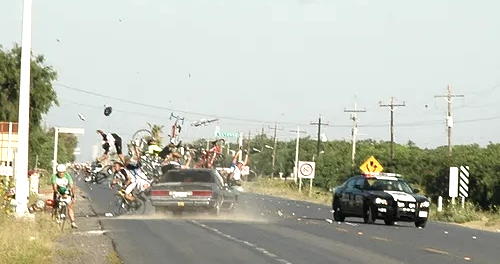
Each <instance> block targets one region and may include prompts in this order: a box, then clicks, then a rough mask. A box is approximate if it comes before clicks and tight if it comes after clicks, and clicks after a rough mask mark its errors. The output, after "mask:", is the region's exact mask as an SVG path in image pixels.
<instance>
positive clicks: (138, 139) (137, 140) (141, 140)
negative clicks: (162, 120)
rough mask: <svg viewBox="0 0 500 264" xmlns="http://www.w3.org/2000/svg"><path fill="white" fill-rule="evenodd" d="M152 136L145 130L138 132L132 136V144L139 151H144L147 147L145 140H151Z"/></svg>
mask: <svg viewBox="0 0 500 264" xmlns="http://www.w3.org/2000/svg"><path fill="white" fill-rule="evenodd" d="M152 137H153V134H152V133H151V131H149V130H147V129H141V130H138V131H136V132H135V133H134V135H132V144H133V145H135V146H136V147H138V148H139V150H141V151H145V150H146V148H147V145H148V142H147V140H148V139H151V138H152Z"/></svg>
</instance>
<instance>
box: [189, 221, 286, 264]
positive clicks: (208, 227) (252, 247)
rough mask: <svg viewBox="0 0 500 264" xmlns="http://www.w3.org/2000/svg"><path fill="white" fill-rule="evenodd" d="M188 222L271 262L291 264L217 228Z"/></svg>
mask: <svg viewBox="0 0 500 264" xmlns="http://www.w3.org/2000/svg"><path fill="white" fill-rule="evenodd" d="M190 222H191V223H193V224H195V225H197V226H199V227H201V228H204V229H206V230H209V231H212V232H214V233H216V234H217V235H219V236H222V237H225V238H227V239H228V240H231V241H234V242H236V243H240V244H243V245H245V246H247V247H250V248H251V249H253V250H255V251H258V252H260V253H261V254H263V255H265V256H267V257H269V258H271V259H273V260H275V261H277V262H279V263H283V264H292V262H290V261H287V260H285V259H283V258H280V257H279V256H278V255H276V254H274V253H271V252H269V250H267V249H265V248H262V247H259V246H257V245H256V244H253V243H251V242H248V241H245V240H241V239H239V238H236V237H234V236H231V235H228V234H226V233H223V232H221V231H220V230H219V229H217V228H213V227H210V226H207V225H205V224H202V223H200V222H198V221H195V220H191V221H190Z"/></svg>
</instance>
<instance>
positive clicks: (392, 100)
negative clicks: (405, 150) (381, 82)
mask: <svg viewBox="0 0 500 264" xmlns="http://www.w3.org/2000/svg"><path fill="white" fill-rule="evenodd" d="M403 106H406V104H405V102H403V103H402V104H396V103H394V97H391V103H390V104H382V102H380V107H390V110H391V161H394V110H395V108H396V107H403Z"/></svg>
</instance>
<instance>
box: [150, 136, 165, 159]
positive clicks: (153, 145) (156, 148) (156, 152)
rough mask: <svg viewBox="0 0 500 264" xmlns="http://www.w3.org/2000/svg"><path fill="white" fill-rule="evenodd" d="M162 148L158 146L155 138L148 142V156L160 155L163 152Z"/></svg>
mask: <svg viewBox="0 0 500 264" xmlns="http://www.w3.org/2000/svg"><path fill="white" fill-rule="evenodd" d="M162 150H163V149H162V148H161V147H160V146H158V143H157V142H156V140H155V139H154V138H152V139H150V140H148V154H150V155H159V154H160V153H161V152H162Z"/></svg>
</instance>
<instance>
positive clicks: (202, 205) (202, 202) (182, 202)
mask: <svg viewBox="0 0 500 264" xmlns="http://www.w3.org/2000/svg"><path fill="white" fill-rule="evenodd" d="M215 203H216V201H215V200H213V199H175V200H174V199H169V200H166V199H165V200H160V199H158V200H156V199H155V200H153V199H151V204H152V205H153V206H154V207H168V208H176V209H183V208H185V209H209V208H214V207H215Z"/></svg>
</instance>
